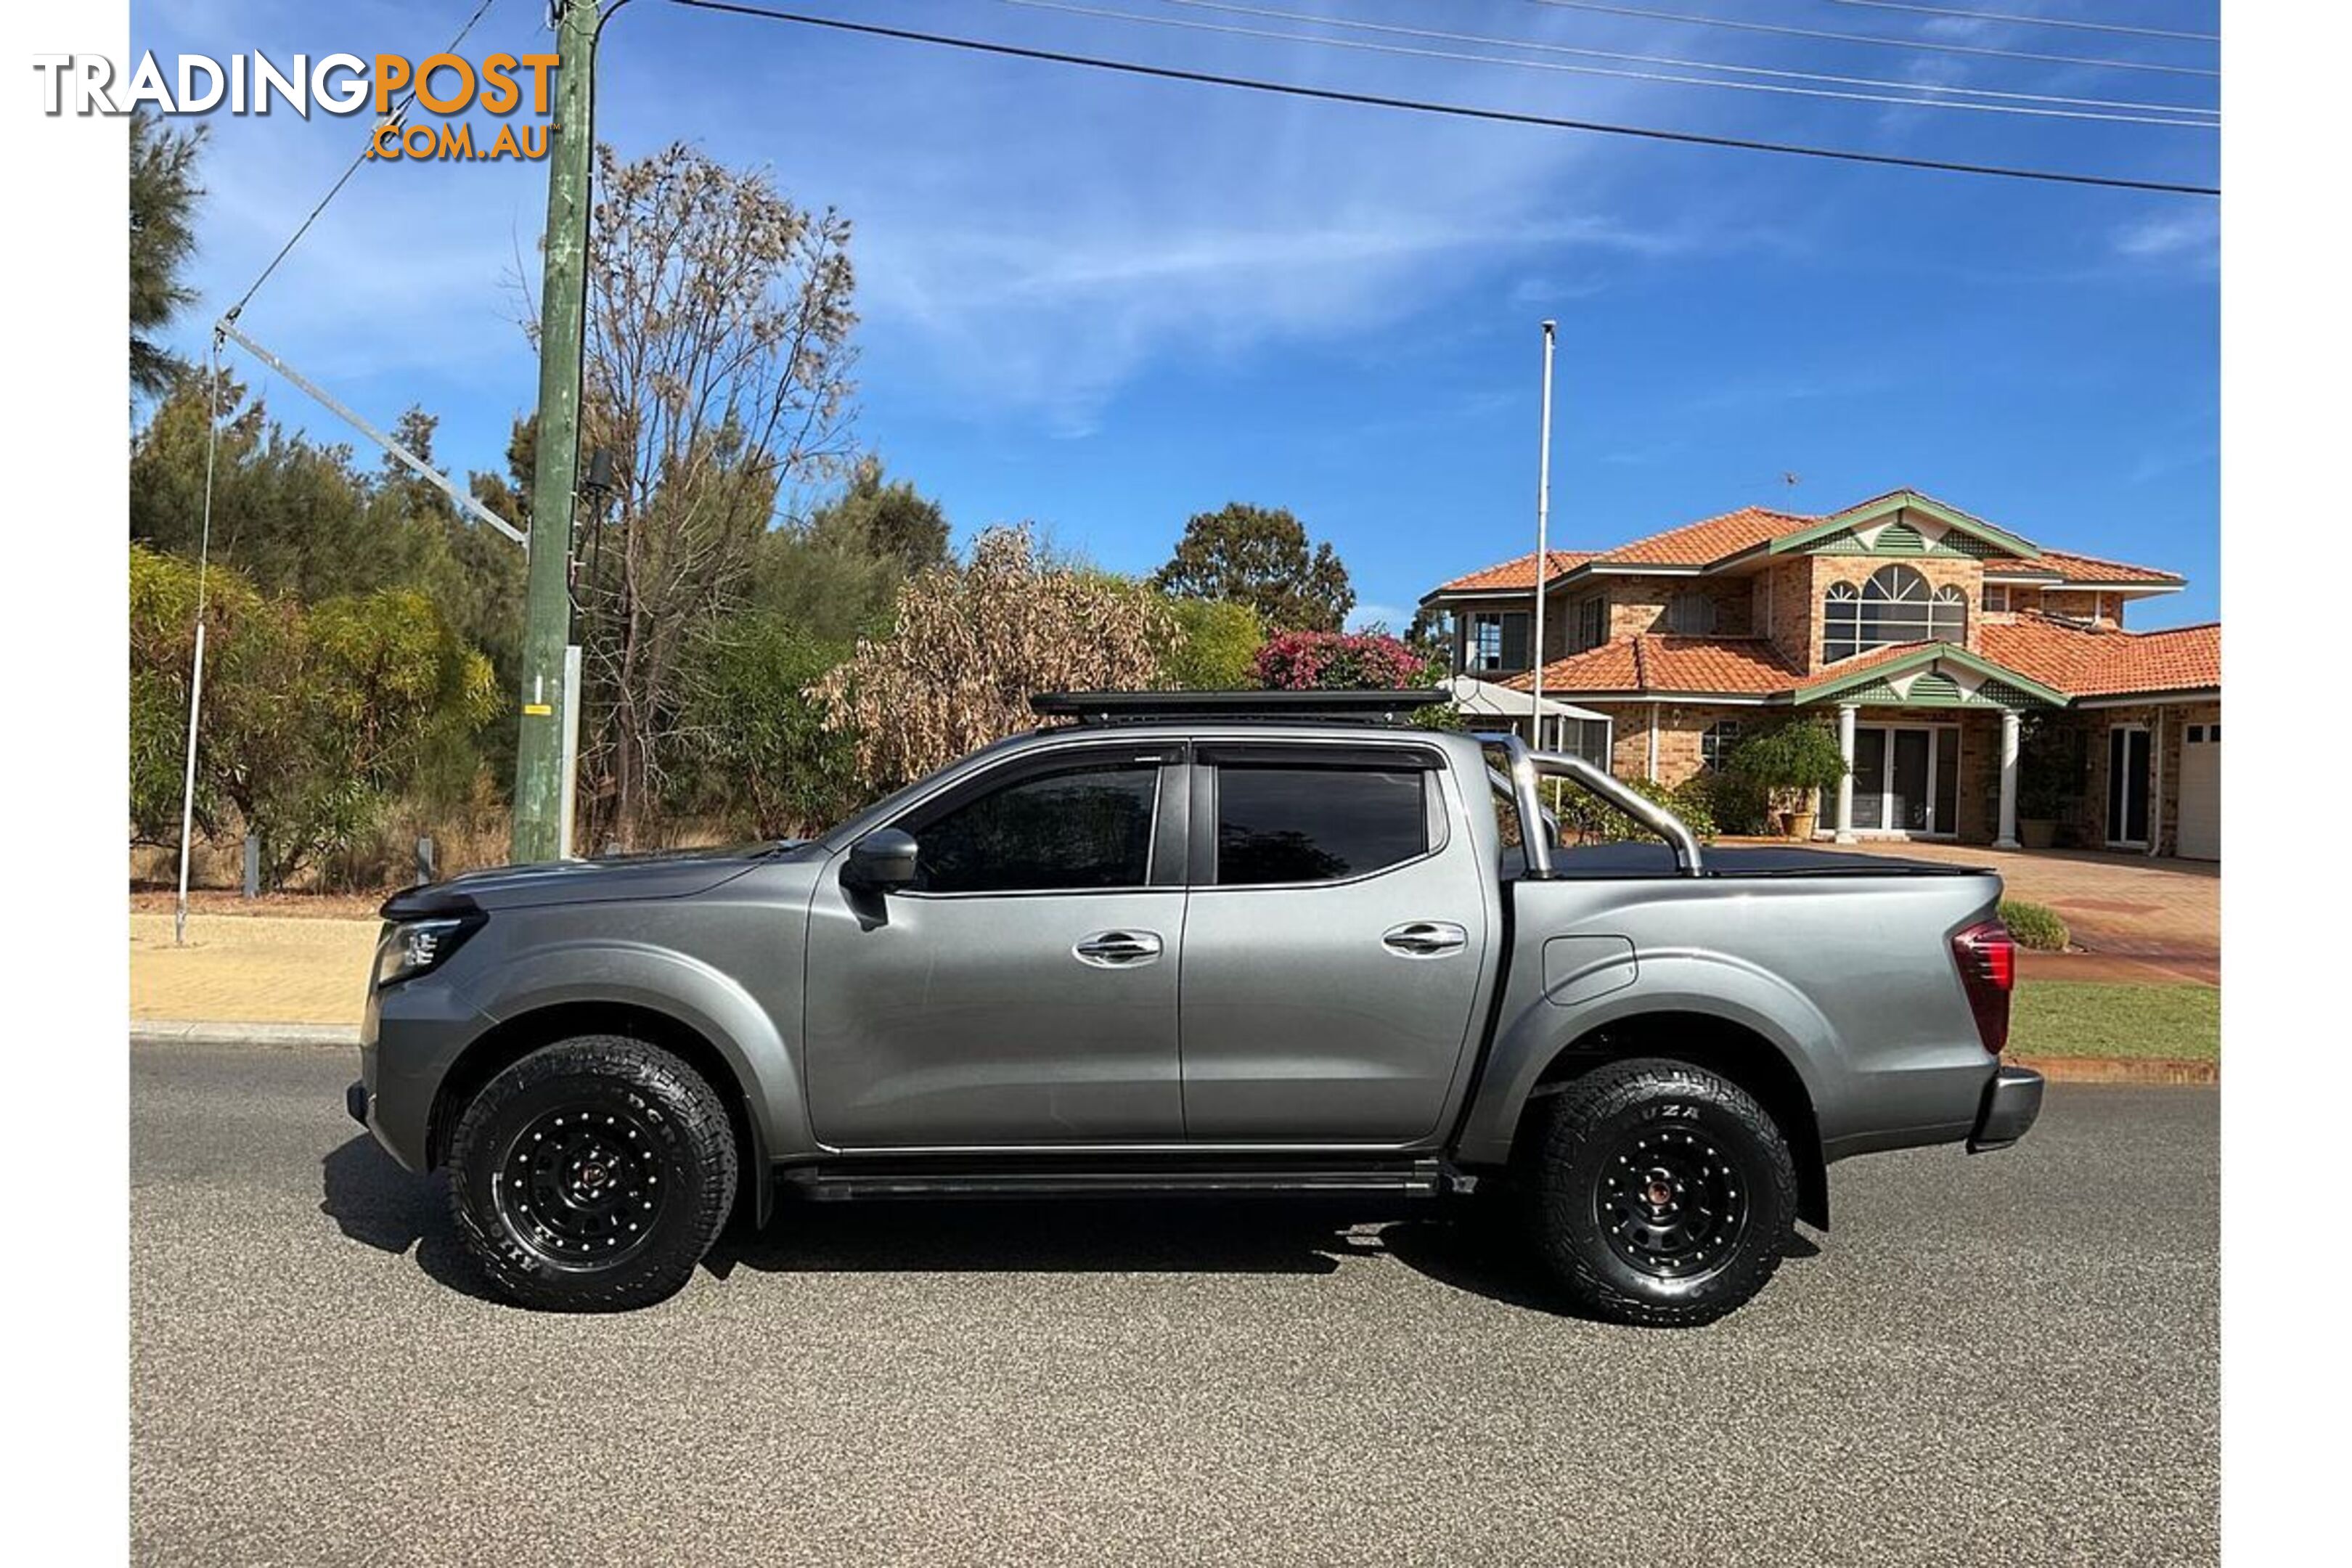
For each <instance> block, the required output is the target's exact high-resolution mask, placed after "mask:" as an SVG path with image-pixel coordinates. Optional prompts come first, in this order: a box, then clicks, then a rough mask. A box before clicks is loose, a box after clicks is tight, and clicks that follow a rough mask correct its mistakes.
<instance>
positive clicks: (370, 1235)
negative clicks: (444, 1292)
mask: <svg viewBox="0 0 2352 1568" xmlns="http://www.w3.org/2000/svg"><path fill="white" fill-rule="evenodd" d="M320 1181H321V1184H322V1187H323V1189H324V1196H323V1197H321V1198H320V1203H319V1212H320V1214H323V1215H326V1216H327V1217H328V1218H330V1219H331V1220H333V1221H334V1222H335V1226H336V1228H338V1229H340V1230H341V1232H342V1233H343V1234H344V1235H345V1236H348V1237H351V1238H352V1240H353V1241H358V1242H364V1243H366V1244H367V1245H368V1246H370V1247H374V1248H375V1249H376V1250H377V1251H379V1252H389V1253H393V1254H394V1255H404V1254H407V1253H409V1252H412V1251H413V1252H414V1253H415V1257H416V1267H417V1268H421V1269H423V1270H424V1271H425V1275H426V1277H427V1278H429V1279H433V1280H434V1281H435V1282H436V1283H437V1284H442V1285H446V1286H447V1287H448V1288H449V1289H452V1290H456V1291H458V1292H459V1293H461V1294H463V1295H467V1296H471V1297H473V1298H474V1299H475V1300H478V1301H495V1300H498V1298H497V1297H495V1296H493V1295H491V1293H490V1289H489V1287H488V1285H486V1284H485V1283H484V1282H483V1280H482V1276H481V1273H480V1271H479V1270H478V1269H477V1268H475V1267H474V1263H473V1259H471V1258H467V1256H466V1252H465V1248H464V1247H463V1246H462V1245H460V1243H459V1242H458V1240H457V1226H455V1225H453V1224H452V1223H451V1222H450V1219H449V1180H448V1178H447V1177H446V1176H445V1175H432V1176H419V1175H416V1174H415V1173H411V1172H408V1171H404V1170H402V1169H401V1168H400V1166H399V1165H398V1164H396V1163H394V1160H393V1158H392V1156H391V1155H389V1154H387V1153H385V1152H383V1149H382V1148H381V1147H380V1146H378V1144H377V1143H376V1141H375V1140H374V1139H373V1138H371V1137H368V1136H367V1135H366V1134H364V1133H362V1134H361V1135H360V1136H358V1137H356V1138H353V1139H352V1140H351V1141H350V1142H347V1143H344V1144H343V1145H341V1147H340V1148H337V1149H333V1150H331V1151H330V1152H328V1154H327V1156H326V1158H325V1159H323V1160H321V1161H320Z"/></svg>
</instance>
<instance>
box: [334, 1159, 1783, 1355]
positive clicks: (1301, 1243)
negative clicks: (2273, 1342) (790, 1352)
mask: <svg viewBox="0 0 2352 1568" xmlns="http://www.w3.org/2000/svg"><path fill="white" fill-rule="evenodd" d="M322 1170H323V1181H324V1188H325V1195H324V1198H323V1200H322V1201H321V1202H320V1205H319V1207H320V1212H321V1213H322V1214H325V1215H328V1216H329V1217H330V1218H331V1219H333V1220H334V1222H335V1224H336V1225H337V1226H338V1227H340V1228H341V1231H342V1233H343V1234H344V1235H345V1236H347V1237H351V1238H352V1240H354V1241H357V1242H361V1243H363V1244H365V1245H366V1246H368V1247H374V1248H375V1249H377V1250H378V1251H381V1252H387V1253H392V1254H394V1255H399V1256H407V1255H413V1256H414V1257H415V1261H416V1266H417V1268H420V1269H422V1270H423V1271H424V1272H425V1275H426V1276H427V1277H429V1278H431V1279H434V1280H435V1281H436V1282H438V1283H440V1284H442V1285H446V1286H447V1287H448V1288H449V1289H453V1290H457V1291H459V1292H461V1293H463V1294H465V1295H467V1296H470V1297H473V1298H475V1299H476V1300H486V1301H496V1300H499V1298H497V1297H495V1296H493V1295H492V1294H491V1293H490V1292H489V1290H488V1288H487V1286H485V1284H484V1283H483V1281H482V1278H481V1276H480V1274H479V1273H478V1271H477V1270H476V1268H474V1265H473V1261H472V1260H471V1259H470V1258H467V1256H466V1254H465V1252H464V1249H463V1248H462V1247H461V1246H460V1245H459V1243H458V1241H457V1230H456V1227H455V1226H454V1225H453V1223H452V1222H451V1220H450V1217H449V1198H448V1183H447V1180H446V1177H443V1176H438V1175H436V1176H419V1175H415V1174H413V1173H410V1172H407V1171H404V1170H402V1169H401V1168H400V1167H399V1166H398V1165H397V1164H395V1163H394V1162H393V1160H392V1158H391V1157H390V1156H389V1155H387V1154H386V1153H384V1152H383V1150H382V1149H381V1148H379V1147H378V1146H377V1145H376V1143H375V1141H374V1140H373V1139H372V1138H368V1137H365V1136H361V1137H354V1138H352V1140H351V1141H350V1142H346V1143H344V1144H342V1145H341V1147H339V1148H337V1149H335V1150H333V1151H332V1152H330V1153H329V1154H328V1155H327V1156H326V1158H325V1159H324V1161H323V1162H322ZM1816 1250H1818V1249H1817V1248H1814V1247H1811V1244H1809V1243H1804V1242H1800V1243H1799V1244H1798V1245H1797V1246H1796V1247H1794V1248H1792V1256H1796V1257H1804V1256H1809V1255H1811V1254H1812V1253H1813V1252H1815V1251H1816ZM1358 1260H1369V1261H1372V1262H1375V1263H1378V1262H1382V1261H1385V1262H1390V1263H1394V1264H1401V1265H1402V1266H1403V1267H1404V1268H1409V1269H1411V1270H1412V1271H1413V1272H1414V1273H1416V1274H1419V1275H1422V1276H1423V1277H1424V1278H1426V1279H1430V1280H1432V1281H1433V1282H1435V1283H1437V1284H1439V1285H1443V1286H1445V1287H1447V1288H1448V1289H1455V1290H1460V1291H1463V1292H1465V1293H1466V1294H1469V1295H1473V1296H1480V1297H1484V1298H1486V1299H1487V1300H1492V1301H1498V1302H1501V1303H1503V1304H1505V1305H1507V1306H1512V1307H1519V1308H1524V1309H1526V1310H1530V1311H1539V1312H1544V1313H1548V1314H1551V1315H1554V1316H1559V1317H1574V1316H1577V1314H1575V1313H1574V1312H1572V1311H1570V1310H1568V1309H1567V1308H1566V1307H1565V1306H1564V1305H1563V1304H1562V1302H1561V1300H1560V1298H1559V1294H1558V1292H1557V1291H1556V1290H1555V1289H1553V1287H1552V1286H1551V1284H1550V1282H1549V1280H1548V1279H1546V1278H1545V1277H1544V1275H1543V1272H1542V1269H1541V1268H1540V1267H1539V1266H1538V1264H1537V1263H1536V1261H1535V1259H1534V1258H1533V1257H1532V1256H1531V1255H1530V1254H1529V1252H1528V1249H1527V1247H1526V1246H1525V1244H1524V1243H1523V1242H1522V1241H1521V1240H1520V1238H1519V1237H1518V1234H1517V1230H1516V1229H1515V1227H1514V1226H1512V1225H1511V1224H1510V1223H1509V1220H1508V1218H1507V1215H1505V1214H1504V1213H1502V1212H1500V1210H1499V1208H1498V1206H1497V1205H1491V1204H1485V1203H1481V1204H1475V1205H1474V1204H1471V1203H1466V1202H1465V1203H1462V1204H1459V1205H1454V1204H1447V1205H1444V1206H1440V1205H1437V1204H1435V1203H1426V1202H1425V1203H1421V1204H1390V1205H1380V1204H1377V1203H1375V1204H1372V1205H1367V1204H1365V1203H1364V1202H1363V1201H1361V1200H1353V1201H1350V1200H1339V1199H1328V1198H1291V1197H1280V1198H1277V1197H1259V1198H1201V1197H1171V1198H1155V1199H1118V1198H1098V1199H1097V1198H1086V1199H1057V1200H1055V1201H1053V1202H1050V1203H1049V1202H1042V1201H1031V1202H1015V1201H1000V1200H991V1199H933V1200H905V1201H870V1202H858V1203H807V1202H796V1201H793V1200H792V1199H790V1198H780V1199H779V1200H778V1202H777V1204H776V1207H775V1211H774V1213H773V1215H772V1217H771V1218H770V1220H769V1224H768V1227H767V1229H765V1230H764V1231H759V1232H754V1231H752V1230H751V1228H750V1226H748V1224H745V1223H743V1222H741V1221H740V1220H739V1221H738V1223H737V1224H735V1225H734V1226H730V1228H729V1229H728V1231H727V1233H726V1234H725V1235H723V1236H721V1237H719V1242H718V1245H717V1246H715V1247H712V1248H711V1250H710V1255H709V1258H706V1259H705V1260H704V1264H703V1267H704V1268H705V1270H706V1271H707V1272H708V1273H709V1274H710V1275H712V1276H714V1277H715V1278H716V1279H719V1280H720V1281H724V1280H726V1279H729V1278H730V1277H731V1276H732V1275H733V1274H734V1273H735V1272H736V1271H737V1270H738V1269H743V1270H747V1271H749V1272H751V1273H754V1274H875V1273H888V1274H973V1273H995V1274H1003V1273H1055V1274H1267V1275H1280V1274H1288V1275H1301V1274H1336V1273H1338V1272H1339V1269H1340V1268H1343V1267H1345V1266H1347V1265H1349V1263H1351V1262H1355V1261H1358Z"/></svg>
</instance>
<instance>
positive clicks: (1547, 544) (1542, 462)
mask: <svg viewBox="0 0 2352 1568" xmlns="http://www.w3.org/2000/svg"><path fill="white" fill-rule="evenodd" d="M1558 324H1559V323H1557V322H1554V321H1546V322H1545V323H1544V324H1543V340H1544V355H1543V437H1542V444H1541V446H1540V447H1539V448H1538V451H1539V455H1538V457H1537V458H1536V624H1535V627H1534V632H1535V649H1534V653H1533V655H1532V656H1531V662H1532V663H1533V664H1534V666H1535V679H1534V681H1533V682H1532V688H1533V689H1531V690H1529V691H1528V731H1529V732H1530V734H1529V738H1530V739H1531V740H1532V741H1533V742H1534V744H1535V748H1536V750H1537V751H1538V752H1540V751H1542V750H1543V675H1544V579H1545V578H1546V577H1549V575H1550V574H1551V573H1550V570H1549V568H1550V566H1551V541H1550V539H1549V534H1550V532H1551V340H1552V332H1553V330H1554V329H1555V328H1556V327H1557V326H1558Z"/></svg>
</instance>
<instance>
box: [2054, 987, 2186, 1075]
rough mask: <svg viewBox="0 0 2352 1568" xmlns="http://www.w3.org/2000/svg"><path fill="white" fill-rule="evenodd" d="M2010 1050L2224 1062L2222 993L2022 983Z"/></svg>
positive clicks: (2055, 1055)
mask: <svg viewBox="0 0 2352 1568" xmlns="http://www.w3.org/2000/svg"><path fill="white" fill-rule="evenodd" d="M2009 1048H2010V1049H2011V1050H2012V1051H2015V1052H2017V1053H2018V1054H2019V1055H2021V1056H2029V1057H2034V1056H2041V1057H2147V1058H2166V1059H2169V1060H2173V1061H2205V1062H2210V1061H2218V1060H2220V1059H2221V992H2219V991H2217V990H2215V989H2214V988H2213V987H2211V986H2210V985H2116V984H2108V983H2105V982H2100V981H2091V980H2026V981H2021V982H2020V983H2019V984H2018V987H2017V996H2016V1004H2015V1006H2014V1008H2013V1010H2012V1012H2011V1023H2010V1030H2009Z"/></svg>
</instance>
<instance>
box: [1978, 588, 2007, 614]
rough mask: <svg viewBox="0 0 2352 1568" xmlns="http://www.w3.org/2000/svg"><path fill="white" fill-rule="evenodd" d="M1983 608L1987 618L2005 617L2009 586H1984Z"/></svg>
mask: <svg viewBox="0 0 2352 1568" xmlns="http://www.w3.org/2000/svg"><path fill="white" fill-rule="evenodd" d="M1984 607H1985V614H1986V615H1988V616H2005V615H2007V614H2009V584H2006V583H1988V584H1985V591H1984Z"/></svg>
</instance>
